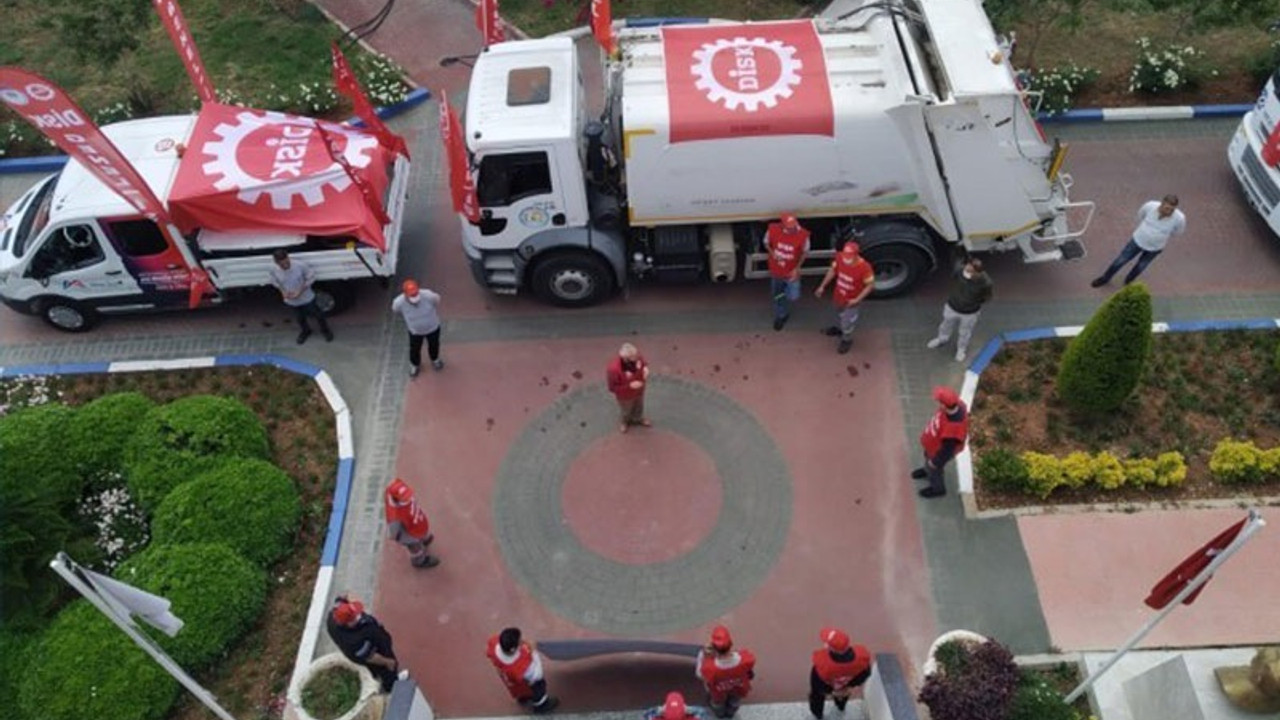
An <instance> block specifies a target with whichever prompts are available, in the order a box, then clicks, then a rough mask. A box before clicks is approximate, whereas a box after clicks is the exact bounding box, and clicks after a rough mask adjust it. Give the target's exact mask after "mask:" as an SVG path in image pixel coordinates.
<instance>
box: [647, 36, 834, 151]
mask: <svg viewBox="0 0 1280 720" xmlns="http://www.w3.org/2000/svg"><path fill="white" fill-rule="evenodd" d="M662 53H663V61H664V65H665V67H666V73H667V108H668V111H669V113H670V115H671V135H670V140H671V142H673V143H678V142H687V141H690V140H715V139H719V138H738V137H755V136H761V135H826V136H828V137H832V136H834V135H835V111H834V109H833V106H832V103H831V89H830V85H829V84H828V80H827V63H826V57H825V56H824V53H823V49H822V41H821V40H820V39H819V38H818V31H817V29H816V28H815V27H814V25H813V22H812V21H810V20H795V21H786V22H774V23H753V24H752V25H750V26H742V25H705V26H698V27H664V28H662Z"/></svg>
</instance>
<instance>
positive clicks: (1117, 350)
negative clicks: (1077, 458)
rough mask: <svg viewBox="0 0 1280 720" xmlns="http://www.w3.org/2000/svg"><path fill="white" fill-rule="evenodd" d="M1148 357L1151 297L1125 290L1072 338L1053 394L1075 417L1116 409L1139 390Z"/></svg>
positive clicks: (1136, 288)
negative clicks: (1055, 393) (1081, 414)
mask: <svg viewBox="0 0 1280 720" xmlns="http://www.w3.org/2000/svg"><path fill="white" fill-rule="evenodd" d="M1150 357H1151V294H1150V293H1149V292H1147V288H1146V286H1145V285H1143V284H1142V283H1134V284H1132V285H1128V286H1126V287H1125V288H1124V289H1123V290H1120V291H1119V292H1117V293H1116V294H1115V295H1112V296H1111V298H1110V299H1108V300H1107V301H1106V302H1105V303H1103V305H1102V307H1100V308H1098V311H1097V312H1096V313H1094V315H1093V317H1092V318H1091V319H1090V320H1089V324H1088V325H1085V327H1084V330H1083V331H1081V333H1080V334H1079V335H1077V336H1076V337H1075V338H1072V340H1071V342H1070V343H1069V344H1068V345H1067V350H1066V352H1064V353H1063V354H1062V364H1061V366H1059V368H1058V396H1059V397H1061V398H1062V400H1063V402H1065V403H1066V404H1067V406H1068V407H1070V408H1071V409H1072V410H1074V411H1075V412H1078V413H1084V414H1094V415H1100V414H1105V413H1110V412H1114V411H1116V410H1118V409H1119V408H1120V406H1121V404H1123V403H1124V401H1125V400H1126V399H1128V398H1129V396H1130V395H1132V394H1133V393H1134V391H1135V390H1136V389H1137V388H1138V383H1139V381H1141V379H1142V373H1143V371H1144V370H1145V368H1146V365H1147V361H1148V360H1149V359H1150Z"/></svg>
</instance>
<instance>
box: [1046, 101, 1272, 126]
mask: <svg viewBox="0 0 1280 720" xmlns="http://www.w3.org/2000/svg"><path fill="white" fill-rule="evenodd" d="M1252 109H1253V103H1249V104H1245V105H1233V104H1223V105H1152V106H1147V107H1132V108H1078V109H1075V110H1068V111H1066V112H1064V113H1058V114H1057V115H1049V114H1046V113H1040V114H1039V115H1038V116H1037V119H1038V120H1039V121H1040V122H1041V123H1080V122H1126V121H1127V122H1134V121H1148V122H1149V121H1154V120H1199V119H1204V118H1229V117H1239V116H1241V115H1244V114H1245V113H1247V112H1249V111H1250V110H1252Z"/></svg>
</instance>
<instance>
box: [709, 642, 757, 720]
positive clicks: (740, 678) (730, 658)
mask: <svg viewBox="0 0 1280 720" xmlns="http://www.w3.org/2000/svg"><path fill="white" fill-rule="evenodd" d="M755 667H756V656H755V655H753V654H752V652H751V651H750V650H734V649H733V637H732V636H731V635H729V628H727V627H725V626H723V625H717V626H715V628H714V629H712V631H711V642H710V644H708V645H707V647H705V648H703V649H701V650H699V651H698V659H697V660H695V661H694V668H695V671H694V672H695V673H696V674H697V676H698V679H699V680H701V681H702V684H703V686H704V687H706V689H707V698H708V699H709V700H710V702H711V712H713V713H715V716H716V717H718V718H731V717H733V716H734V715H736V714H737V712H738V706H739V705H741V704H742V701H743V699H744V698H746V697H747V695H749V694H750V693H751V681H752V680H753V679H754V678H755V676H756V671H755Z"/></svg>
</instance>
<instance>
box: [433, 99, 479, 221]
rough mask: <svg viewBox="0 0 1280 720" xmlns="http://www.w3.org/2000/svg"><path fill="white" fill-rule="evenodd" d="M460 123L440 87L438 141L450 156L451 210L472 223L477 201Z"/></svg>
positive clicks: (477, 208)
mask: <svg viewBox="0 0 1280 720" xmlns="http://www.w3.org/2000/svg"><path fill="white" fill-rule="evenodd" d="M462 132H463V131H462V123H461V122H459V121H458V114H457V113H455V112H454V111H453V107H452V106H450V105H449V95H448V93H446V92H445V91H443V90H441V91H440V141H441V142H442V143H444V152H445V157H447V158H448V159H449V192H450V197H451V198H452V199H453V211H454V212H456V213H460V214H461V215H463V216H464V217H466V218H467V220H468V221H470V222H473V223H478V222H480V201H479V199H477V198H476V181H475V178H473V177H471V163H470V162H469V161H468V160H467V147H466V140H465V139H464V138H463V137H462Z"/></svg>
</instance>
